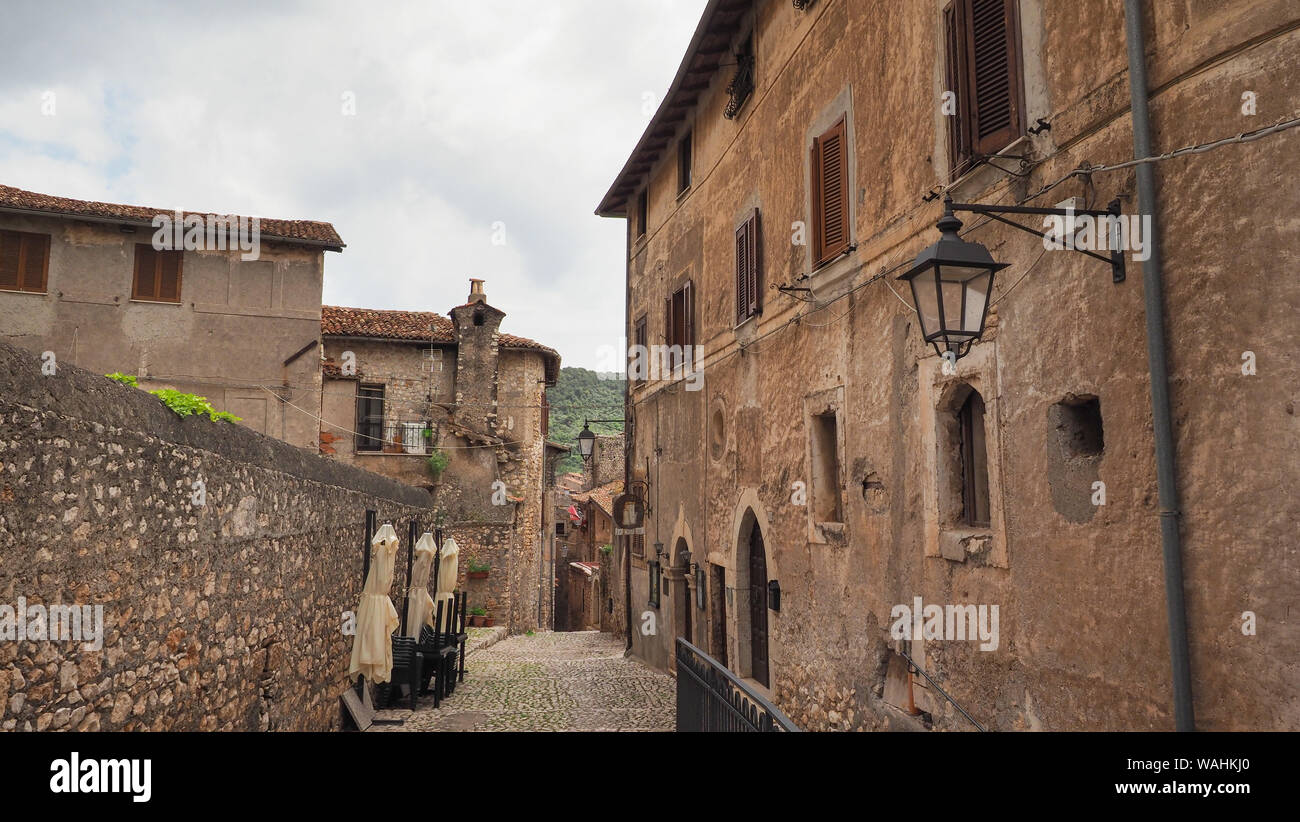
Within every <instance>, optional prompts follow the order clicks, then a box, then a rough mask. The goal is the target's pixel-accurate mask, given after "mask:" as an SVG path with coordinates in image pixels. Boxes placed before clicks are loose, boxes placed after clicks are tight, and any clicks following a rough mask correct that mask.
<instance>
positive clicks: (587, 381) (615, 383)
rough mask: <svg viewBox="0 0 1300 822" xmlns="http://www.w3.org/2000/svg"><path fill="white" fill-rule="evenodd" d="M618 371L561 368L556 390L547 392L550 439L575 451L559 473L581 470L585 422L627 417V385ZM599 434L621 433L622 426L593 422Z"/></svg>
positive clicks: (567, 457)
mask: <svg viewBox="0 0 1300 822" xmlns="http://www.w3.org/2000/svg"><path fill="white" fill-rule="evenodd" d="M624 382H625V379H624V377H623V375H622V374H619V373H617V372H609V373H597V372H595V371H588V370H587V369H585V368H561V369H560V378H559V379H558V380H557V381H556V383H555V387H553V388H548V389H547V390H546V399H547V400H548V401H549V402H550V404H551V429H550V434H548V435H547V439H549V440H551V441H552V442H558V443H560V444H561V445H567V446H569V447H571V448H572V449H573V452H572V453H571V454H569V455H567V456H565V457H564V458H563V459H561V460H560V461H559V462H557V463H556V469H555V470H556V473H559V474H563V473H565V472H566V471H581V470H582V457H580V456H578V432H579V431H581V430H582V422H583V420H584V419H595V420H617V419H622V417H623V385H624ZM591 430H592V431H595V432H596V433H597V434H617V433H619V432H620V431H622V430H623V424H622V423H614V424H609V423H602V424H596V423H592V426H591Z"/></svg>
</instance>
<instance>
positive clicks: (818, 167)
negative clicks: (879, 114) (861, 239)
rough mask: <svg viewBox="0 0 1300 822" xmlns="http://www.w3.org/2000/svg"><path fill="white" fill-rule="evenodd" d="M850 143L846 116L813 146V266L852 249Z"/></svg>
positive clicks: (824, 262)
mask: <svg viewBox="0 0 1300 822" xmlns="http://www.w3.org/2000/svg"><path fill="white" fill-rule="evenodd" d="M848 162H849V146H848V129H847V127H846V125H845V120H844V118H843V117H841V118H840V119H839V121H838V122H837V123H835V125H833V126H831V127H830V130H828V131H827V132H826V133H825V134H823V135H821V136H820V137H818V138H817V139H815V140H813V146H812V166H811V171H812V210H813V214H812V217H813V219H812V223H813V267H814V268H816V267H818V266H821V265H825V264H826V263H828V262H830V261H831V260H833V259H835V258H836V257H838V256H839V255H841V254H843V253H844V252H846V251H848V250H849V168H848Z"/></svg>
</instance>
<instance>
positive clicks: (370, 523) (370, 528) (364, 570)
mask: <svg viewBox="0 0 1300 822" xmlns="http://www.w3.org/2000/svg"><path fill="white" fill-rule="evenodd" d="M378 516H379V514H378V512H376V511H373V510H370V509H367V510H366V539H365V543H364V544H362V546H361V584H362V586H364V585H365V584H366V577H368V576H370V541H371V540H372V539H374V538H375V520H376V518H377V517H378Z"/></svg>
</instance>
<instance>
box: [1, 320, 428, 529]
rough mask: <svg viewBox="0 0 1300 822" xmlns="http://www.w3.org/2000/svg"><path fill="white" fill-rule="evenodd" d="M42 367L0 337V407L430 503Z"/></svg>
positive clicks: (412, 490)
mask: <svg viewBox="0 0 1300 822" xmlns="http://www.w3.org/2000/svg"><path fill="white" fill-rule="evenodd" d="M43 363H44V360H42V358H41V357H38V356H36V355H34V354H32V353H31V352H29V351H26V350H24V349H21V348H17V347H15V346H13V345H12V344H10V343H8V342H6V341H3V340H0V403H3V404H18V405H25V406H29V407H32V408H35V409H37V410H39V411H44V412H48V413H53V414H58V415H61V416H64V417H70V418H74V419H84V420H87V421H90V422H93V423H95V424H97V425H103V426H107V427H115V428H122V429H126V430H132V431H145V432H147V433H148V434H149V435H150V436H153V437H157V438H158V439H160V440H163V441H164V442H170V443H174V444H176V445H182V446H188V447H191V448H196V449H200V450H203V451H208V452H210V453H212V454H215V455H217V456H220V457H224V458H226V459H229V460H232V461H235V462H239V463H242V464H246V465H250V466H253V467H257V468H265V469H268V470H272V471H280V472H283V473H285V474H289V475H292V476H296V477H301V478H303V479H306V480H311V481H314V482H320V483H324V484H326V485H333V486H337V487H340V488H346V489H349V490H352V491H358V492H360V493H363V494H367V495H370V496H375V497H381V498H385V499H390V500H393V501H394V502H400V503H402V504H404V505H410V506H414V507H419V508H431V507H432V505H433V500H432V497H430V495H429V493H428V492H427V491H425V490H424V489H422V488H417V487H415V486H411V485H406V484H404V483H401V482H398V481H396V480H392V479H389V478H388V477H384V476H381V475H379V474H375V473H372V472H370V471H366V470H365V469H362V468H358V467H355V466H352V465H348V464H346V463H341V462H337V461H334V460H330V459H326V458H325V457H322V456H320V455H318V454H315V453H312V452H309V451H306V450H303V449H301V448H298V447H296V446H293V445H290V444H289V443H287V442H284V441H282V440H278V439H276V438H274V437H269V436H267V435H265V434H260V433H258V432H256V431H253V430H252V429H250V428H247V427H245V426H243V425H239V424H237V423H229V422H213V421H212V420H209V419H208V418H207V417H205V416H193V417H180V416H178V415H177V414H176V413H175V412H173V411H172V410H171V409H169V408H168V407H167V406H165V405H163V404H162V402H161V401H159V399H158V398H157V397H155V396H152V395H151V394H149V393H148V392H147V391H143V390H141V389H139V388H132V387H131V386H129V385H123V384H121V383H118V382H116V381H114V380H110V379H108V378H106V377H104V376H102V375H100V374H95V373H92V372H90V371H86V370H84V369H81V368H77V367H76V366H73V365H70V364H67V363H62V362H58V363H56V366H57V367H56V368H55V373H54V374H53V375H46V374H44V373H42V366H43ZM218 410H221V409H218Z"/></svg>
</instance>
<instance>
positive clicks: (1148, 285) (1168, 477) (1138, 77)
mask: <svg viewBox="0 0 1300 822" xmlns="http://www.w3.org/2000/svg"><path fill="white" fill-rule="evenodd" d="M1124 36H1125V40H1126V41H1127V46H1128V77H1129V94H1130V96H1131V99H1132V111H1133V154H1134V156H1135V157H1139V158H1140V157H1149V156H1151V154H1152V151H1151V120H1150V109H1149V104H1148V99H1147V71H1146V54H1145V43H1146V41H1145V38H1144V36H1143V32H1142V2H1141V0H1124ZM1135 171H1136V174H1137V189H1138V206H1139V209H1140V210H1141V212H1142V213H1143V215H1144V216H1149V217H1150V220H1151V223H1150V225H1151V229H1150V233H1151V236H1150V237H1148V238H1147V243H1148V247H1149V248H1150V250H1151V256H1150V257H1149V258H1148V259H1147V260H1146V261H1145V262H1143V263H1142V296H1143V301H1144V306H1143V308H1144V309H1145V313H1146V332H1147V362H1148V365H1149V367H1150V371H1151V417H1152V422H1153V424H1154V433H1155V446H1156V482H1157V486H1158V488H1159V501H1160V542H1161V548H1162V551H1163V554H1164V567H1165V609H1166V613H1167V616H1168V620H1169V661H1170V665H1171V667H1172V669H1173V691H1174V723H1175V727H1176V728H1177V730H1179V731H1194V730H1196V721H1195V717H1194V715H1193V710H1192V672H1191V662H1190V655H1189V653H1188V641H1187V606H1186V603H1185V601H1184V594H1183V560H1182V546H1181V544H1180V540H1179V534H1178V515H1179V511H1178V487H1177V484H1176V483H1177V474H1176V472H1175V470H1174V437H1173V421H1172V419H1171V417H1170V413H1169V366H1168V363H1167V361H1166V359H1165V327H1164V288H1163V284H1162V273H1163V272H1162V267H1163V259H1162V256H1161V249H1160V227H1159V214H1158V208H1157V205H1156V185H1155V169H1154V168H1153V165H1152V164H1151V163H1143V164H1141V165H1138V166H1137V167H1136V169H1135Z"/></svg>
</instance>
